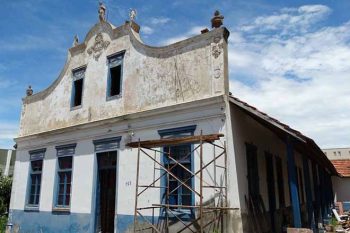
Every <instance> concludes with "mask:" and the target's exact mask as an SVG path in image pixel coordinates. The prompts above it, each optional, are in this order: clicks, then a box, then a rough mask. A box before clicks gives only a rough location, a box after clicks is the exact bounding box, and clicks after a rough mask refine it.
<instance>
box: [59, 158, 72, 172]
mask: <svg viewBox="0 0 350 233" xmlns="http://www.w3.org/2000/svg"><path fill="white" fill-rule="evenodd" d="M58 166H59V168H60V169H71V168H72V156H67V157H60V158H58Z"/></svg>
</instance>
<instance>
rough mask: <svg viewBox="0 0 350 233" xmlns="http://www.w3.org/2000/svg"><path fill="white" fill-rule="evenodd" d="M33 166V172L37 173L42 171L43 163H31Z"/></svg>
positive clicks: (38, 161)
mask: <svg viewBox="0 0 350 233" xmlns="http://www.w3.org/2000/svg"><path fill="white" fill-rule="evenodd" d="M31 165H32V171H33V172H37V171H41V170H42V166H43V161H42V160H36V161H32V162H31Z"/></svg>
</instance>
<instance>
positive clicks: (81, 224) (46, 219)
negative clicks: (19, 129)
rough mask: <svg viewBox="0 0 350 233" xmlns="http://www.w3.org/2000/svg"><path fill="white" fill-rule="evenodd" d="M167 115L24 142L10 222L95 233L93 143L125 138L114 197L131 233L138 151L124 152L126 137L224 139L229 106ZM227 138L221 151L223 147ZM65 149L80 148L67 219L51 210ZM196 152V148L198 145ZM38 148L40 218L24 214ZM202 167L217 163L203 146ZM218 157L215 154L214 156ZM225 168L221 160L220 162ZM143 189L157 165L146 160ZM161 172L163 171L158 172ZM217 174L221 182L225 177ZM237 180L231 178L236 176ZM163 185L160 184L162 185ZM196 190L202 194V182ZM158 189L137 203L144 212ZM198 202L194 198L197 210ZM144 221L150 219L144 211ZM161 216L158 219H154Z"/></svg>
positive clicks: (31, 228)
mask: <svg viewBox="0 0 350 233" xmlns="http://www.w3.org/2000/svg"><path fill="white" fill-rule="evenodd" d="M183 105H185V106H177V107H174V108H172V109H168V111H167V112H162V111H161V110H160V109H159V110H154V112H155V113H154V115H153V116H148V117H142V118H135V119H130V120H125V121H120V122H117V123H114V124H111V125H102V124H101V125H99V126H94V127H91V128H87V129H81V130H76V131H70V130H69V129H66V130H64V132H61V133H55V134H51V135H41V136H32V137H31V138H26V139H20V141H19V144H18V156H17V158H16V168H15V175H14V186H13V187H14V188H13V189H12V196H11V207H10V208H11V211H10V222H11V223H13V224H15V225H19V226H20V227H21V230H22V229H23V230H24V231H25V232H40V230H41V231H43V232H62V231H65V232H94V224H95V222H94V221H95V218H94V217H95V200H96V182H97V161H96V155H95V152H94V145H93V140H95V139H101V138H108V137H115V136H122V140H121V143H120V149H119V150H118V162H117V192H116V219H115V229H117V232H132V231H128V230H132V229H133V225H132V224H133V214H134V204H135V199H134V198H135V184H136V168H137V166H136V162H137V149H130V148H126V147H125V144H126V143H127V142H128V136H129V134H128V132H129V130H132V131H133V132H134V136H133V137H132V140H133V141H137V140H138V138H140V139H141V140H150V139H158V138H160V135H159V134H158V130H160V129H169V128H175V127H183V126H188V125H196V131H195V132H194V134H195V135H199V134H200V132H201V131H203V134H210V133H224V134H225V133H226V131H227V129H226V117H225V112H226V108H225V103H224V100H223V98H222V97H216V98H215V100H213V99H211V100H201V101H200V102H198V101H197V102H195V103H186V104H183ZM225 140H227V138H226V137H224V138H222V139H221V140H220V141H219V142H217V143H218V144H219V145H223V144H224V141H225ZM67 143H77V147H76V154H75V155H74V158H73V173H72V194H71V195H72V196H71V207H70V210H71V213H70V214H69V215H64V216H62V215H55V214H53V213H52V208H53V205H54V203H55V200H54V199H55V198H54V197H55V187H56V184H55V175H56V166H57V156H56V149H55V146H57V145H63V144H67ZM194 146H195V145H194ZM38 148H46V149H47V150H46V153H45V159H44V163H43V174H42V189H41V190H42V191H41V196H40V204H39V212H34V213H33V212H26V211H24V209H25V206H26V197H27V195H28V179H29V176H28V174H29V168H30V167H29V166H30V163H29V153H28V151H30V150H33V149H38ZM203 151H204V152H203V158H204V161H206V162H209V161H210V160H211V159H213V153H214V152H213V148H212V147H210V146H205V147H204V149H203ZM218 153H219V151H217V152H216V155H217V154H218ZM221 162H222V160H221ZM140 163H141V171H142V174H141V176H140V184H148V183H150V182H151V181H153V179H154V177H153V174H154V173H153V172H154V163H153V162H152V161H151V160H149V159H148V160H147V159H146V156H143V157H142V159H141V161H140ZM199 166H200V165H199V155H198V154H197V153H196V154H195V155H194V167H195V170H198V168H199ZM158 172H159V171H158ZM217 172H218V176H217V177H218V180H220V179H222V174H220V171H217ZM203 175H204V179H205V180H206V181H209V182H210V181H211V180H212V179H213V165H212V166H209V167H208V168H207V169H205V171H204V173H203ZM232 175H233V174H232ZM158 185H159V184H158ZM195 186H196V187H197V190H199V182H198V179H197V180H196V181H195ZM160 197H161V194H160V191H159V189H150V190H149V191H147V192H146V193H145V194H144V195H142V197H140V199H139V204H140V206H150V205H152V203H159V202H160ZM212 197H213V193H212V192H208V191H206V192H205V195H204V201H208V200H211V199H212ZM198 202H199V198H198V197H196V198H195V203H197V204H198ZM144 214H145V216H150V215H151V213H150V212H147V211H145V212H144ZM156 215H157V214H156Z"/></svg>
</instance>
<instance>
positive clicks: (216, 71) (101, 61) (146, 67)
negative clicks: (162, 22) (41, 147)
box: [19, 22, 228, 137]
mask: <svg viewBox="0 0 350 233" xmlns="http://www.w3.org/2000/svg"><path fill="white" fill-rule="evenodd" d="M99 33H101V35H102V38H103V42H104V43H108V46H107V47H106V48H105V49H102V50H101V51H100V53H98V54H99V57H98V58H97V59H96V58H95V57H94V55H95V54H94V53H92V54H89V49H90V48H93V47H94V45H95V43H96V41H95V40H96V37H97V36H98V35H99ZM199 33H200V32H198V34H199ZM138 37H139V35H138V34H137V33H136V32H134V31H133V30H132V29H131V27H130V25H129V24H125V25H123V26H120V27H117V28H115V27H113V26H112V25H111V24H110V23H108V22H99V23H97V24H96V25H95V26H94V27H93V28H92V29H91V30H90V32H89V33H88V34H87V36H86V38H85V40H84V42H83V43H81V44H80V45H78V46H75V47H73V48H71V49H70V50H69V53H68V58H67V62H66V64H65V66H64V68H63V70H62V72H61V74H60V76H59V78H58V79H57V80H56V81H55V82H54V83H53V84H52V85H51V86H50V87H48V88H47V89H46V90H44V91H42V92H39V93H36V94H34V95H32V96H29V97H26V98H25V99H24V101H23V108H22V116H21V126H20V133H19V137H23V136H27V135H33V134H37V133H42V132H46V131H51V130H56V129H62V128H66V127H70V126H76V125H80V124H86V123H89V122H96V121H99V120H104V119H108V118H113V117H119V116H123V115H126V114H132V113H137V112H142V111H146V110H151V109H156V108H159V107H164V106H170V105H175V104H179V103H184V102H188V101H193V100H199V99H204V98H209V97H213V96H218V95H223V94H225V93H226V94H227V91H228V78H227V74H228V72H227V41H226V40H227V37H228V31H227V30H226V29H224V28H219V29H215V30H212V31H210V32H208V33H205V34H202V35H198V36H195V37H193V38H190V39H187V40H184V41H181V42H178V43H175V44H172V45H168V46H165V47H159V48H156V47H150V46H147V45H145V44H143V43H142V42H141V41H140V39H138ZM214 50H217V51H218V53H217V54H218V56H216V55H215V56H214V55H213V51H214ZM120 51H125V55H124V62H123V77H122V82H123V85H122V96H121V97H120V98H116V99H112V100H109V101H106V93H107V84H108V81H107V78H108V65H107V57H108V56H110V55H112V54H115V53H117V52H120ZM81 66H85V67H86V72H85V78H84V88H83V100H82V106H81V107H79V108H77V109H75V110H71V109H70V102H71V92H72V70H74V69H76V68H78V67H81ZM48 109H50V111H48ZM38 119H40V124H38Z"/></svg>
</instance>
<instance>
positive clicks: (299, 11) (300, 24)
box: [241, 5, 331, 35]
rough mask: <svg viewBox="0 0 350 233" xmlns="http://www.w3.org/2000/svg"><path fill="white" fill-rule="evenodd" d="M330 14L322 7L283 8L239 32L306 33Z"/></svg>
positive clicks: (258, 18)
mask: <svg viewBox="0 0 350 233" xmlns="http://www.w3.org/2000/svg"><path fill="white" fill-rule="evenodd" d="M330 12H331V9H330V8H329V7H327V6H324V5H305V6H301V7H299V8H284V9H282V10H280V11H279V12H277V13H275V14H273V15H269V16H260V17H257V18H256V19H255V20H254V22H253V23H251V24H248V25H244V26H242V28H241V30H242V31H246V32H251V31H255V30H259V31H261V32H266V31H277V30H280V31H281V34H284V35H285V34H290V33H293V32H300V31H306V30H308V29H309V27H310V26H311V25H312V24H313V23H316V22H318V21H320V20H322V19H324V18H325V17H326V16H328V15H329V14H330Z"/></svg>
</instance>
